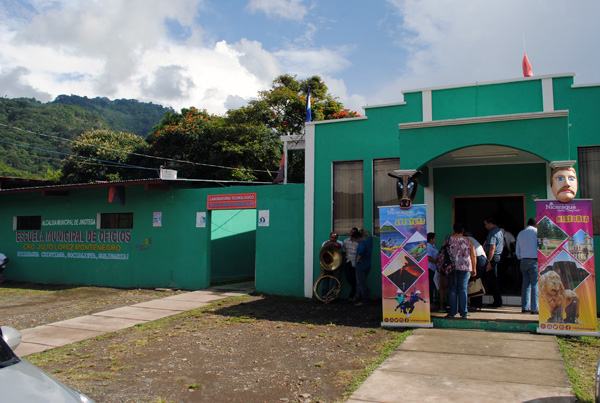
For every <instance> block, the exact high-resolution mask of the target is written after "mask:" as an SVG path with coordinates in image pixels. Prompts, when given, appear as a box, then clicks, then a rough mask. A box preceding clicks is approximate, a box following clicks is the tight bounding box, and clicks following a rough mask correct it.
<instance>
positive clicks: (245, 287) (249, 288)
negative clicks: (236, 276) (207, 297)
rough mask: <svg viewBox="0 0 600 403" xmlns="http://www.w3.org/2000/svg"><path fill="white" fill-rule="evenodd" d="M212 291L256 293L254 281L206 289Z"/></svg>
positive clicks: (213, 286)
mask: <svg viewBox="0 0 600 403" xmlns="http://www.w3.org/2000/svg"><path fill="white" fill-rule="evenodd" d="M206 289H207V290H211V291H239V292H246V293H248V294H250V293H253V292H254V291H255V285H254V281H244V282H239V283H231V284H216V285H211V286H210V287H207V288H206Z"/></svg>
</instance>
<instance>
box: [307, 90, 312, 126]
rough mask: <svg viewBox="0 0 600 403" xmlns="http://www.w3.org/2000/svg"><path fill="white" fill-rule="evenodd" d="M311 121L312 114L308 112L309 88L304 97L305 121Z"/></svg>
mask: <svg viewBox="0 0 600 403" xmlns="http://www.w3.org/2000/svg"><path fill="white" fill-rule="evenodd" d="M311 120H312V113H311V110H310V87H308V92H307V95H306V121H307V122H310V121H311Z"/></svg>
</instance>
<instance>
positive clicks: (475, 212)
mask: <svg viewBox="0 0 600 403" xmlns="http://www.w3.org/2000/svg"><path fill="white" fill-rule="evenodd" d="M452 203H453V212H454V222H457V221H459V222H462V223H463V224H464V226H465V231H468V232H470V233H471V234H473V237H474V238H475V239H477V240H478V241H479V242H480V243H481V244H482V245H483V244H484V242H485V239H486V237H487V230H486V229H485V228H484V226H483V220H484V219H485V218H486V217H488V216H491V217H494V218H495V220H496V225H498V226H499V227H500V228H503V229H505V230H506V231H508V232H510V233H511V234H512V235H513V236H514V237H515V238H516V237H517V234H518V233H519V231H521V230H522V229H523V228H525V221H526V220H525V195H502V196H482V197H473V196H471V197H454V198H453V200H452ZM498 277H499V280H500V286H501V288H502V294H503V295H519V296H520V295H521V284H522V277H521V272H520V271H519V264H518V260H517V258H516V255H515V251H514V245H511V250H510V253H509V252H508V251H507V250H504V251H503V256H502V260H501V261H500V265H499V269H498Z"/></svg>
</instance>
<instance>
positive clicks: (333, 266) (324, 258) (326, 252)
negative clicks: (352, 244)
mask: <svg viewBox="0 0 600 403" xmlns="http://www.w3.org/2000/svg"><path fill="white" fill-rule="evenodd" d="M319 262H320V263H321V268H323V269H324V270H326V271H334V270H337V269H338V268H339V267H340V266H341V265H342V250H341V249H340V248H336V247H335V246H333V245H331V244H327V245H325V246H323V247H322V248H321V250H320V251H319Z"/></svg>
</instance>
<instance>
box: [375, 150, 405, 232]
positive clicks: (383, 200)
mask: <svg viewBox="0 0 600 403" xmlns="http://www.w3.org/2000/svg"><path fill="white" fill-rule="evenodd" d="M398 169H400V158H382V159H376V160H373V232H374V234H375V235H379V226H380V224H379V206H394V205H397V204H398V196H397V194H396V179H394V178H391V177H389V176H388V173H393V172H394V171H395V170H398Z"/></svg>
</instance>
